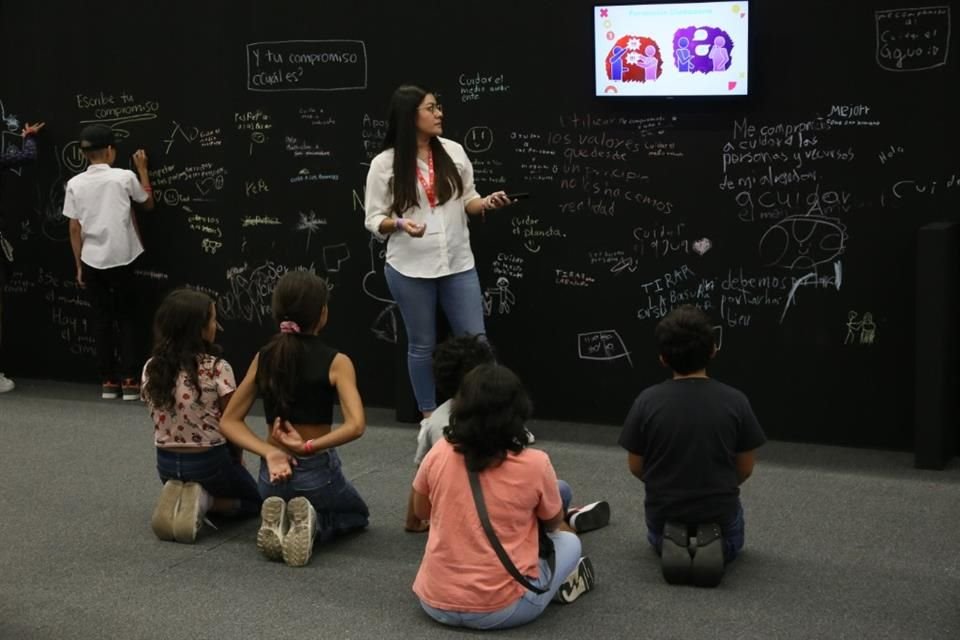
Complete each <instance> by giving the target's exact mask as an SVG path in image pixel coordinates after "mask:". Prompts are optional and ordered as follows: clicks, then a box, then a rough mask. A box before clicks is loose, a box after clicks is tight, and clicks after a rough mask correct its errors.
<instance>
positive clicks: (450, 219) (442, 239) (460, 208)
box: [364, 138, 480, 278]
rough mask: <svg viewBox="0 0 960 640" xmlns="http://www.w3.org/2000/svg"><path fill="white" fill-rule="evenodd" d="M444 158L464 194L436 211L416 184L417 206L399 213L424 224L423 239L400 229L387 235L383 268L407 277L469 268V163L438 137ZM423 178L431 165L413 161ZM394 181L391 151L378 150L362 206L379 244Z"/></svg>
mask: <svg viewBox="0 0 960 640" xmlns="http://www.w3.org/2000/svg"><path fill="white" fill-rule="evenodd" d="M438 139H439V140H440V143H441V144H442V145H443V148H444V150H445V151H446V152H447V155H449V156H450V158H451V159H452V160H453V163H454V164H455V165H457V171H458V172H459V173H460V179H461V180H462V181H463V193H461V194H460V197H459V198H451V199H450V200H447V201H446V202H444V203H443V204H442V205H440V206H438V207H431V206H430V205H429V204H428V200H427V194H426V192H425V191H424V190H423V186H422V185H421V184H420V181H419V180H418V181H417V196H418V201H419V204H418V205H417V206H416V207H411V208H410V209H408V210H407V211H404V212H403V217H404V218H407V219H409V220H414V221H416V222H420V223H424V224H426V231H425V232H424V234H423V237H422V238H413V237H411V236H409V235H408V234H406V233H404V232H403V231H399V232H397V233H391V234H390V235H389V237H388V238H387V264H389V265H390V266H391V267H393V268H394V269H396V270H397V271H399V272H400V273H402V274H403V275H405V276H407V277H410V278H440V277H442V276H449V275H453V274H455V273H462V272H464V271H468V270H470V269H472V268H473V265H474V262H473V252H472V251H471V250H470V229H469V228H468V227H467V212H466V210H465V209H464V206H465V205H466V203H468V202H470V201H471V200H473V199H474V198H479V197H480V194H478V193H477V190H476V187H475V186H474V184H473V165H471V164H470V160H469V158H467V154H466V152H465V151H464V150H463V147H462V146H460V145H459V144H457V143H456V142H454V141H452V140H447V139H446V138H438ZM417 163H418V165H419V167H420V171H421V172H422V173H423V175H427V173H428V172H429V170H430V169H429V166H428V165H427V163H426V162H424V161H423V160H420V159H419V158H418V159H417ZM392 178H393V149H387V150H386V151H383V152H381V153H380V154H379V155H377V157H375V158H374V159H373V161H372V162H371V163H370V171H369V172H367V191H366V197H365V202H364V206H365V209H366V219H365V220H364V225H365V226H366V228H367V229H368V230H369V231H370V232H371V233H372V234H374V235H375V236H376V237H377V238H380V239H381V240H382V239H383V238H384V236H383V235H382V234H381V233H380V232H379V229H380V223H381V222H383V221H384V220H385V219H386V218H390V217H393V214H391V212H390V205H391V204H393V193H392V192H391V190H390V181H391V179H392Z"/></svg>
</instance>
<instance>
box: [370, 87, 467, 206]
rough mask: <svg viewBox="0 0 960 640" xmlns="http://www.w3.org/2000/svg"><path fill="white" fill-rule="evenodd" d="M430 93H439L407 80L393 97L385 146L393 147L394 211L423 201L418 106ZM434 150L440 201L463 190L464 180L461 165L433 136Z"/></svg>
mask: <svg viewBox="0 0 960 640" xmlns="http://www.w3.org/2000/svg"><path fill="white" fill-rule="evenodd" d="M427 94H433V95H434V96H435V95H437V94H436V93H434V92H433V91H428V90H427V89H424V88H422V87H418V86H416V85H412V84H405V85H402V86H400V87H398V88H397V90H396V91H394V92H393V96H392V97H391V98H390V113H389V114H388V115H387V135H386V137H385V138H384V140H383V148H384V149H393V180H392V185H391V186H392V190H393V205H391V207H390V211H392V212H393V213H395V214H396V215H398V216H399V215H403V212H404V211H406V210H407V209H409V208H411V207H415V206H417V204H418V202H419V198H418V194H417V115H418V111H417V109H418V108H419V106H420V103H421V102H423V99H424V98H425V97H426V96H427ZM430 150H431V151H432V152H433V173H434V179H435V181H436V182H435V184H436V190H437V201H438V202H439V203H440V204H443V203H444V202H447V201H448V200H450V198H452V197H454V196H456V197H460V195H461V194H462V193H463V180H461V179H460V172H459V171H457V165H456V164H454V162H453V159H452V158H451V157H450V156H449V155H448V154H447V152H446V151H445V150H444V148H443V144H441V142H440V140H439V139H438V138H437V137H436V136H434V137H432V138H430Z"/></svg>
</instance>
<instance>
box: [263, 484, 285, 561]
mask: <svg viewBox="0 0 960 640" xmlns="http://www.w3.org/2000/svg"><path fill="white" fill-rule="evenodd" d="M260 519H261V520H260V530H259V531H257V549H259V550H260V553H262V554H263V555H264V556H266V557H267V559H268V560H280V559H281V558H283V539H284V538H285V537H286V535H287V503H286V502H284V501H283V498H279V497H277V496H270V497H269V498H267V499H266V500H264V501H263V506H261V507H260Z"/></svg>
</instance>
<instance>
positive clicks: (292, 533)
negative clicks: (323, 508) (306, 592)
mask: <svg viewBox="0 0 960 640" xmlns="http://www.w3.org/2000/svg"><path fill="white" fill-rule="evenodd" d="M287 518H288V519H289V520H290V529H289V530H288V531H287V535H286V536H284V538H283V561H284V562H286V563H287V564H288V565H289V566H291V567H302V566H304V565H306V564H307V563H308V562H310V556H311V554H313V539H314V537H315V536H316V535H317V512H316V510H315V509H314V508H313V505H312V504H310V501H309V500H307V499H306V498H304V497H303V496H297V497H296V498H294V499H293V500H291V501H290V502H288V503H287Z"/></svg>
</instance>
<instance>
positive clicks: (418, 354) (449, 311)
mask: <svg viewBox="0 0 960 640" xmlns="http://www.w3.org/2000/svg"><path fill="white" fill-rule="evenodd" d="M384 274H385V275H386V279H387V287H389V288H390V294H391V295H392V296H393V299H394V300H396V301H397V306H399V307H400V315H402V316H403V324H404V326H405V327H406V329H407V370H408V371H409V372H410V383H411V384H412V385H413V395H414V396H416V398H417V406H418V407H419V408H420V411H433V410H434V409H436V408H437V391H436V387H435V386H434V382H433V349H434V347H436V345H437V302H438V301H439V302H440V307H441V308H442V309H443V313H444V315H446V316H447V321H448V322H449V323H450V330H451V331H452V332H453V335H455V336H462V335H482V334H485V333H486V329H485V328H484V326H483V294H482V293H481V292H480V279H479V278H478V277H477V270H476V269H470V270H469V271H463V272H461V273H455V274H453V275H450V276H443V277H442V278H408V277H407V276H405V275H403V274H402V273H400V272H399V271H397V270H396V269H394V268H393V267H391V266H390V265H389V264H387V265H386V267H385V268H384Z"/></svg>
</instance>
